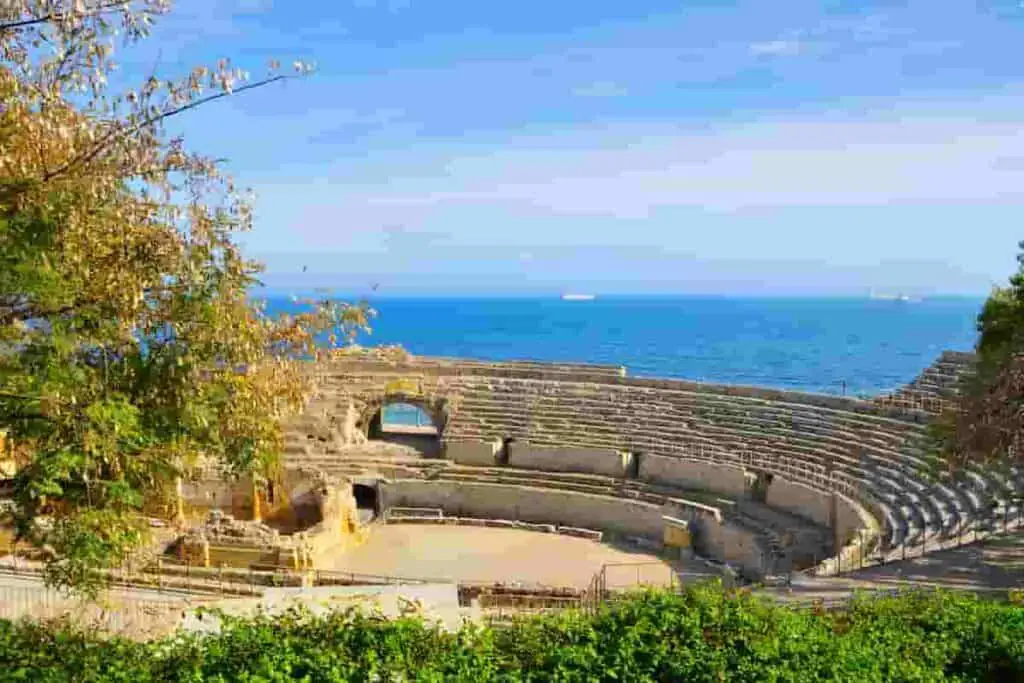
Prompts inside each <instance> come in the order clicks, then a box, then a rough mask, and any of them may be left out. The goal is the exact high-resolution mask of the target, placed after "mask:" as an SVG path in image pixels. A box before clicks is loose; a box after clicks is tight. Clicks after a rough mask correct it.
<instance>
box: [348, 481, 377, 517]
mask: <svg viewBox="0 0 1024 683" xmlns="http://www.w3.org/2000/svg"><path fill="white" fill-rule="evenodd" d="M352 497H353V498H355V499H356V512H357V513H358V515H359V523H360V524H369V523H370V522H372V521H373V520H374V519H375V518H376V517H377V512H378V509H379V496H378V495H377V487H376V486H374V485H370V484H352Z"/></svg>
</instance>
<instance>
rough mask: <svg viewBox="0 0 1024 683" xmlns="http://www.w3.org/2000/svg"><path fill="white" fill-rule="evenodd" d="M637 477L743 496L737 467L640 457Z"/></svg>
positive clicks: (743, 483) (742, 481) (743, 486)
mask: <svg viewBox="0 0 1024 683" xmlns="http://www.w3.org/2000/svg"><path fill="white" fill-rule="evenodd" d="M639 477H640V480H641V481H647V482H650V483H652V484H662V485H667V486H678V487H679V488H683V489H691V490H699V491H711V492H713V493H718V494H721V495H724V496H731V497H734V498H739V497H741V496H743V495H744V493H745V491H746V477H745V474H744V472H743V470H742V469H740V468H739V467H730V466H728V465H720V464H717V463H712V462H700V461H695V460H683V459H682V458H670V457H666V456H662V455H650V454H644V455H642V456H641V457H640V466H639Z"/></svg>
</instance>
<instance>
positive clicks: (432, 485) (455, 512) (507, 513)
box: [381, 479, 683, 541]
mask: <svg viewBox="0 0 1024 683" xmlns="http://www.w3.org/2000/svg"><path fill="white" fill-rule="evenodd" d="M381 500H382V506H383V507H385V508H390V507H420V508H440V509H442V510H444V512H445V514H448V515H452V516H456V517H480V518H485V519H508V520H515V521H521V522H534V523H541V524H544V523H547V524H561V525H567V526H577V527H582V528H585V529H596V530H601V531H612V532H615V533H619V534H622V535H625V536H637V537H642V538H647V539H651V540H654V541H660V540H661V538H662V536H663V521H662V517H663V516H664V515H666V514H670V513H671V514H672V516H676V517H681V516H682V514H683V513H682V511H680V510H679V509H677V508H674V507H673V508H671V509H667V508H663V507H662V506H659V505H653V504H650V503H643V502H640V501H634V500H626V499H621V498H610V497H606V496H595V495H591V494H587V493H578V492H575V491H565V490H558V489H540V488H531V487H528V486H515V485H503V484H489V483H476V482H447V481H436V482H435V481H422V480H412V479H399V480H395V481H390V482H384V483H382V484H381Z"/></svg>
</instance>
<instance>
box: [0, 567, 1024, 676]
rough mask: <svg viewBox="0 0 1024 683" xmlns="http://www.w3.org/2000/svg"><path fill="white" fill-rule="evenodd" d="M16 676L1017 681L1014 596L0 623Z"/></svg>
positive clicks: (674, 600)
mask: <svg viewBox="0 0 1024 683" xmlns="http://www.w3.org/2000/svg"><path fill="white" fill-rule="evenodd" d="M0 677H2V679H3V680H17V681H32V682H37V681H40V682H41V681H66V680H74V681H126V682H127V681H131V682H132V683H136V682H144V681H225V682H227V681H292V680H301V681H411V680H422V681H474V682H475V681H518V680H533V681H601V680H606V681H645V680H655V681H716V682H717V681H726V680H727V681H758V682H760V681H822V680H839V681H855V682H858V683H859V682H862V681H946V680H962V681H1015V680H1020V681H1024V609H1022V608H1020V607H1016V606H1014V605H1011V604H1008V603H1001V602H991V601H985V600H980V599H977V598H974V597H971V596H966V595H959V594H951V593H913V594H905V595H901V596H899V597H886V598H860V599H857V600H855V601H854V602H853V603H852V604H851V606H850V607H849V609H845V610H842V611H835V612H825V611H817V612H816V611H814V610H809V609H801V610H797V609H792V608H786V607H781V606H779V605H777V604H774V603H770V602H767V601H764V600H760V599H756V598H751V597H749V596H746V595H723V593H722V591H721V590H720V588H718V587H717V586H713V585H711V586H704V587H698V588H694V589H691V590H689V591H688V592H687V593H685V594H683V595H672V594H668V593H660V592H651V593H643V594H637V595H635V596H633V597H631V598H629V599H626V600H623V601H621V602H617V603H616V604H615V605H614V606H612V607H608V608H605V609H604V610H602V611H601V613H599V614H598V615H596V616H587V615H584V614H578V613H565V614H562V615H559V616H555V617H545V618H528V619H523V620H521V621H519V622H517V623H516V624H514V625H513V626H511V627H509V628H498V629H493V630H492V629H486V628H476V627H469V626H467V627H466V628H464V629H463V630H462V631H461V632H459V633H446V632H444V631H440V630H438V629H435V628H432V627H429V626H426V625H424V624H423V623H421V622H419V621H416V620H410V619H406V620H399V621H386V620H381V619H375V618H372V617H367V616H360V615H358V614H356V613H338V614H334V615H332V616H329V617H323V618H313V617H310V616H309V615H306V614H301V613H293V614H289V615H286V616H283V617H276V618H269V617H260V618H255V619H250V620H240V619H227V620H226V621H225V626H224V629H223V630H222V632H221V633H220V634H219V635H216V636H205V637H200V636H177V637H175V638H172V639H168V640H162V641H155V642H151V643H134V642H131V641H128V640H121V639H114V640H102V639H98V638H95V637H92V636H89V635H86V634H82V633H78V632H74V631H71V630H68V629H61V628H44V627H41V626H32V625H29V624H12V623H10V622H6V623H0Z"/></svg>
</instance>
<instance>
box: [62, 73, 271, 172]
mask: <svg viewBox="0 0 1024 683" xmlns="http://www.w3.org/2000/svg"><path fill="white" fill-rule="evenodd" d="M287 78H291V77H290V76H287V75H285V74H278V75H276V76H271V77H269V78H264V79H263V80H261V81H257V82H255V83H249V84H248V85H244V86H242V87H240V88H235V89H234V90H225V91H223V92H219V93H215V94H213V95H207V96H206V97H201V98H199V99H197V100H193V101H192V102H189V103H188V104H184V105H182V106H180V107H176V108H174V109H170V110H168V111H165V112H161V113H160V114H157V115H156V116H151V117H148V118H146V119H144V120H142V121H141V122H139V123H137V124H136V125H134V126H132V127H130V128H127V129H124V130H118V129H115V130H112V131H110V132H109V133H107V134H106V135H104V136H103V137H102V138H101V139H100V140H99V142H97V143H96V145H94V146H93V148H92V149H91V150H89V151H88V152H85V153H83V154H80V155H78V156H76V157H74V158H73V159H71V160H70V161H68V162H67V163H65V164H63V165H62V166H60V167H58V168H57V169H55V170H53V171H49V172H48V173H46V174H45V175H44V176H43V178H42V182H44V183H45V182H48V181H50V180H53V179H54V178H56V177H57V176H60V175H63V174H65V173H67V172H68V171H70V170H71V169H73V168H75V167H76V166H80V165H82V164H88V163H89V162H90V161H92V160H93V159H95V158H96V157H97V156H99V155H100V154H101V153H102V152H103V150H105V149H106V148H107V147H108V146H109V145H111V144H114V143H115V142H117V141H118V140H123V139H125V138H129V137H131V136H132V135H135V134H136V133H138V132H139V131H141V130H143V129H144V128H148V127H149V126H152V125H155V124H157V123H159V122H161V121H164V120H166V119H169V118H171V117H172V116H177V115H178V114H182V113H184V112H186V111H188V110H190V109H195V108H196V107H199V106H201V105H204V104H207V103H209V102H213V101H214V100H219V99H221V98H222V97H228V96H229V95H233V94H237V93H242V92H245V91H246V90H253V89H255V88H261V87H263V86H265V85H270V84H271V83H276V82H277V81H283V80H285V79H287Z"/></svg>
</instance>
